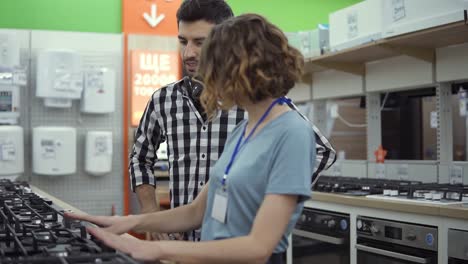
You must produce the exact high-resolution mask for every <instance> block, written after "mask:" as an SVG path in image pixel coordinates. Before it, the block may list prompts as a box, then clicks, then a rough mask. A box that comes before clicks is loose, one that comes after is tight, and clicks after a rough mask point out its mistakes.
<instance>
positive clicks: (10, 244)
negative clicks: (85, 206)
mask: <svg viewBox="0 0 468 264" xmlns="http://www.w3.org/2000/svg"><path fill="white" fill-rule="evenodd" d="M0 263H2V264H3V263H5V264H13V263H15V264H33V263H51V264H54V263H57V264H69V263H70V264H72V263H78V264H86V263H93V264H96V263H103V264H106V263H109V264H112V263H119V264H120V263H138V262H136V261H135V260H133V259H131V258H130V257H128V256H126V255H124V254H122V253H120V252H115V250H113V249H111V248H108V247H106V246H105V245H102V244H101V243H100V242H98V241H94V240H93V239H92V238H91V237H90V235H89V234H87V232H86V229H85V227H84V226H83V225H82V224H81V222H80V221H78V220H72V219H67V218H64V217H63V211H61V209H58V208H56V207H55V205H53V203H52V201H50V200H48V199H44V198H42V197H39V196H38V195H37V194H35V193H33V192H32V191H31V189H30V188H29V185H28V184H27V183H25V182H11V181H9V180H4V179H2V180H0Z"/></svg>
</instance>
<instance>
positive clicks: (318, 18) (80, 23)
mask: <svg viewBox="0 0 468 264" xmlns="http://www.w3.org/2000/svg"><path fill="white" fill-rule="evenodd" d="M147 1H151V0H147ZM152 1H155V2H156V3H157V1H162V0H152ZM360 1H361V0H289V1H288V0H286V1H285V0H227V2H228V3H229V4H230V5H231V6H232V8H233V10H234V13H235V14H236V15H239V14H242V13H248V12H254V13H259V14H262V15H264V16H266V17H267V18H268V19H269V20H270V21H271V22H273V23H274V24H276V25H278V26H279V27H280V28H281V29H282V30H284V31H299V30H307V29H313V28H315V27H316V25H317V24H318V23H327V22H328V14H329V13H330V12H333V11H335V10H338V9H340V8H343V7H346V6H349V5H352V4H354V3H357V2H360ZM121 13H122V5H121V0H0V28H20V29H47V30H66V31H87V32H112V33H117V32H121V31H122V25H121V24H122V19H121Z"/></svg>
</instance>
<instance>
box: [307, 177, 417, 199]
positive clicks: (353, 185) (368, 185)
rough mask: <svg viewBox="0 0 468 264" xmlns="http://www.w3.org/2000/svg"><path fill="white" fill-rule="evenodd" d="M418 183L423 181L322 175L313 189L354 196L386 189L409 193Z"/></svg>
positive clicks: (382, 191) (379, 192)
mask: <svg viewBox="0 0 468 264" xmlns="http://www.w3.org/2000/svg"><path fill="white" fill-rule="evenodd" d="M418 184H421V182H416V181H397V180H385V179H367V178H352V177H328V176H321V177H320V178H319V180H318V181H317V183H316V184H315V185H314V188H313V190H314V191H319V192H327V193H337V194H344V195H352V196H366V195H372V194H383V193H384V191H385V190H395V191H397V192H398V193H407V192H408V191H409V190H410V187H411V186H414V185H418Z"/></svg>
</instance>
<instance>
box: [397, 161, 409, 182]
mask: <svg viewBox="0 0 468 264" xmlns="http://www.w3.org/2000/svg"><path fill="white" fill-rule="evenodd" d="M398 176H399V177H400V180H403V181H406V180H408V179H409V176H408V164H402V165H400V166H399V167H398Z"/></svg>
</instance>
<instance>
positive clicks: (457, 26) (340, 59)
mask: <svg viewBox="0 0 468 264" xmlns="http://www.w3.org/2000/svg"><path fill="white" fill-rule="evenodd" d="M465 42H468V25H467V24H465V22H456V23H452V24H447V25H444V26H439V27H434V28H430V29H425V30H421V31H417V32H413V33H409V34H405V35H401V36H397V37H392V38H388V39H381V40H378V41H374V42H371V43H368V44H365V45H360V46H357V47H353V48H349V49H345V50H341V51H338V52H333V53H329V54H325V55H323V56H320V57H315V58H311V59H307V60H306V62H305V69H306V73H313V72H320V71H323V70H326V69H335V70H339V71H344V72H348V73H352V74H356V75H362V76H363V75H365V63H366V62H370V61H376V60H381V59H386V58H390V57H394V56H399V55H408V56H412V57H414V58H418V59H421V60H424V61H428V62H434V60H435V49H437V48H441V47H447V46H451V45H456V44H461V43H465Z"/></svg>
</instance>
